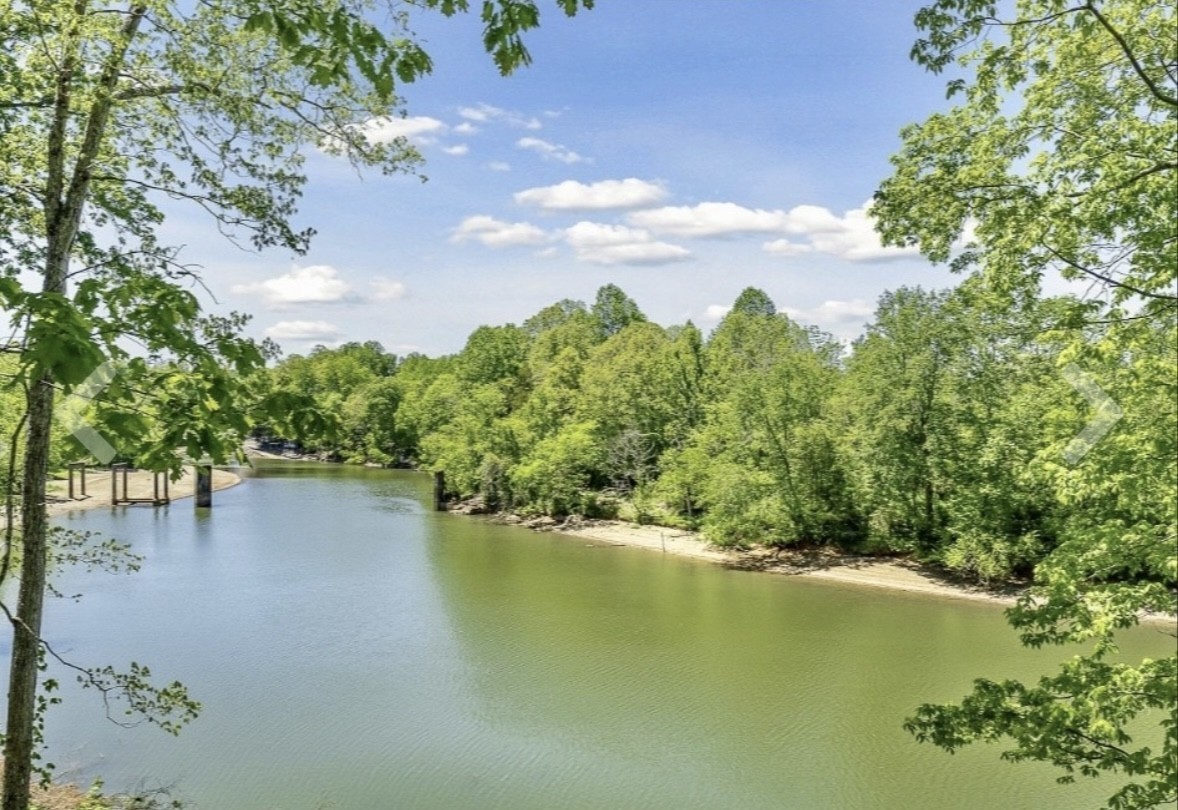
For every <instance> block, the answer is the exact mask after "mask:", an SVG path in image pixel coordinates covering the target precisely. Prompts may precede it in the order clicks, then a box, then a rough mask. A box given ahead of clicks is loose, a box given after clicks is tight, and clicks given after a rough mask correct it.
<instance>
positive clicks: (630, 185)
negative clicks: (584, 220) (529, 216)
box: [515, 177, 667, 211]
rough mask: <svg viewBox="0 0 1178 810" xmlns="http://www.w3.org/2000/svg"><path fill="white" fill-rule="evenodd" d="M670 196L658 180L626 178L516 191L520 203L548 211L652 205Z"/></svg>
mask: <svg viewBox="0 0 1178 810" xmlns="http://www.w3.org/2000/svg"><path fill="white" fill-rule="evenodd" d="M666 196H667V190H666V189H665V188H663V187H662V186H661V185H659V184H658V183H650V182H647V181H646V180H639V179H638V178H636V177H627V178H626V179H625V180H602V181H600V182H597V183H578V182H577V181H576V180H565V181H564V182H563V183H557V184H556V185H555V186H542V187H539V188H529V189H525V190H523V191H520V192H517V193H516V194H515V201H516V202H517V203H519V204H520V205H534V206H536V207H538V208H543V209H545V210H548V211H590V210H604V209H609V208H637V207H640V206H643V205H652V204H654V203H657V202H659V201H660V200H662V199H663V198H664V197H666Z"/></svg>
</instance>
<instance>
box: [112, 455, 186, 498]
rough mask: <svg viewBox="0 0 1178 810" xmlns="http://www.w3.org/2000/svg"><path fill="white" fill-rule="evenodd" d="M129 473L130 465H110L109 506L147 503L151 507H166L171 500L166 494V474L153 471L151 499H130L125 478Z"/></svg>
mask: <svg viewBox="0 0 1178 810" xmlns="http://www.w3.org/2000/svg"><path fill="white" fill-rule="evenodd" d="M130 471H131V465H130V464H112V465H110V505H111V506H121V505H123V504H135V503H149V504H151V505H152V506H166V505H167V504H170V503H171V502H172V498H171V496H170V495H169V493H168V474H167V473H166V472H158V471H153V472H152V474H151V476H152V479H151V497H150V498H132V497H131V496H130V494H129V493H130V488H129V487H128V485H127V477H128V474H129V473H130ZM120 480H122V492H121V493H120V492H119V481H120Z"/></svg>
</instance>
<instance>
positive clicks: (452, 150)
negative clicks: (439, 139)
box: [442, 143, 470, 155]
mask: <svg viewBox="0 0 1178 810" xmlns="http://www.w3.org/2000/svg"><path fill="white" fill-rule="evenodd" d="M442 151H443V152H445V153H446V154H447V155H465V154H466V153H467V152H469V151H470V147H469V146H467V145H466V144H464V143H459V144H455V145H454V146H443V147H442Z"/></svg>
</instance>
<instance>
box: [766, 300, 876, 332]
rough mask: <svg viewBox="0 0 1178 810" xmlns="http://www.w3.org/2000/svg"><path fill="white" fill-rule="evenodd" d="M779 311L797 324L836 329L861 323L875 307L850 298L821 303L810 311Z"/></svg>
mask: <svg viewBox="0 0 1178 810" xmlns="http://www.w3.org/2000/svg"><path fill="white" fill-rule="evenodd" d="M781 311H782V312H784V313H785V314H786V315H788V316H789V317H791V318H793V319H794V320H795V321H798V322H799V323H803V324H816V325H818V326H825V327H836V326H840V325H845V324H859V323H863V322H864V321H866V320H868V319H869V318H870V317H871V316H872V314H873V313H874V312H875V307H874V306H873V305H872V304H870V303H869V302H867V301H865V300H863V299H862V298H852V299H851V300H849V301H837V300H836V301H823V302H822V303H821V304H819V305H818V306H816V307H811V308H810V309H794V308H792V307H783V308H782V309H781Z"/></svg>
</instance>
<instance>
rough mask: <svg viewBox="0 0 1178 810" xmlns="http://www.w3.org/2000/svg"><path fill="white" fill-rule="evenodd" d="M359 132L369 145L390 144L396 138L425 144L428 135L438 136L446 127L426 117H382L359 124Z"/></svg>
mask: <svg viewBox="0 0 1178 810" xmlns="http://www.w3.org/2000/svg"><path fill="white" fill-rule="evenodd" d="M359 130H360V132H361V133H363V134H364V137H366V138H367V139H368V142H369V143H374V144H375V143H391V142H392V141H394V140H396V139H397V138H408V139H409V140H411V141H414V142H417V143H427V142H428V141H429V138H428V137H427V136H430V135H438V134H441V133H442V132H445V131H446V125H445V124H443V123H442V122H441V121H439V120H438V119H436V118H430V117H429V116H427V115H417V116H409V117H405V118H398V117H395V116H383V117H381V118H370V119H369V120H367V121H365V122H364V123H363V124H360V126H359Z"/></svg>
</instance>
